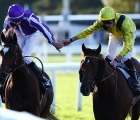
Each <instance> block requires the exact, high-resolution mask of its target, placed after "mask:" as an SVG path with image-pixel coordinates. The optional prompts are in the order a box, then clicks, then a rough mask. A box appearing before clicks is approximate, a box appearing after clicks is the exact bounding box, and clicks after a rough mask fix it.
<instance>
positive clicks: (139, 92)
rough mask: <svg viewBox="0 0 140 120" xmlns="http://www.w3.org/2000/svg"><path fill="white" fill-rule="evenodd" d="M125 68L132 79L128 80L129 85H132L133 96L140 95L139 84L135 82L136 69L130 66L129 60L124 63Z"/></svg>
mask: <svg viewBox="0 0 140 120" xmlns="http://www.w3.org/2000/svg"><path fill="white" fill-rule="evenodd" d="M124 63H125V65H126V67H127V68H128V73H129V74H130V76H131V77H132V78H133V79H131V80H130V82H131V85H132V90H133V93H134V94H137V95H140V84H139V82H138V80H137V74H136V69H135V67H134V66H133V65H132V63H131V60H130V59H128V60H127V61H125V62H124Z"/></svg>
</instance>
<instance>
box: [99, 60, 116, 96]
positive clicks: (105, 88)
mask: <svg viewBox="0 0 140 120" xmlns="http://www.w3.org/2000/svg"><path fill="white" fill-rule="evenodd" d="M113 72H114V71H113V69H112V68H111V67H110V66H109V64H108V63H107V62H106V61H105V68H104V74H103V79H104V78H107V77H108V76H110V75H112V73H113ZM115 81H116V74H115V73H114V74H113V75H112V76H110V77H109V78H107V79H106V80H105V81H103V82H101V84H99V86H98V87H99V91H100V92H101V93H103V94H104V95H109V94H110V95H113V94H114V87H115V84H116V82H115Z"/></svg>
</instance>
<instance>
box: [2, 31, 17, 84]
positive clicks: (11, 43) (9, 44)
mask: <svg viewBox="0 0 140 120" xmlns="http://www.w3.org/2000/svg"><path fill="white" fill-rule="evenodd" d="M1 42H2V46H3V47H2V49H1V50H0V56H1V66H0V83H3V82H4V81H5V79H6V77H7V75H8V74H9V73H10V72H11V71H12V70H14V69H15V67H16V65H17V63H18V62H19V58H18V54H17V53H18V44H17V37H16V34H15V33H12V34H11V32H9V31H8V33H6V34H5V35H4V34H3V33H1Z"/></svg>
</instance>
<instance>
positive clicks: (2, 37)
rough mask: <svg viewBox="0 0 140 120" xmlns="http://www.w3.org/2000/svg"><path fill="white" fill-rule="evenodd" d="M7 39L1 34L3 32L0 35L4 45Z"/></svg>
mask: <svg viewBox="0 0 140 120" xmlns="http://www.w3.org/2000/svg"><path fill="white" fill-rule="evenodd" d="M6 41H7V39H6V37H5V35H4V34H3V32H2V33H1V42H4V43H6Z"/></svg>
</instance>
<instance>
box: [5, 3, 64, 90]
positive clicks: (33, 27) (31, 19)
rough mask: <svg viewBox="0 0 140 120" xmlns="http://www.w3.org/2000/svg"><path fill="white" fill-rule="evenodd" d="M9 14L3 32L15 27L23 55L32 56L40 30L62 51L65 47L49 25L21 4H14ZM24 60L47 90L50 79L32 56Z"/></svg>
mask: <svg viewBox="0 0 140 120" xmlns="http://www.w3.org/2000/svg"><path fill="white" fill-rule="evenodd" d="M7 14H8V15H7V16H6V18H5V21H4V29H3V33H5V32H6V31H7V30H8V29H9V28H13V29H14V31H15V33H16V35H17V40H18V44H19V46H20V48H21V50H22V55H23V56H31V54H32V51H33V48H34V46H35V43H36V40H37V38H38V36H39V35H40V32H41V33H42V34H43V35H44V37H45V38H46V39H47V40H48V42H49V43H50V44H52V45H53V46H54V47H55V48H56V49H57V50H58V51H59V52H60V50H59V49H60V48H62V47H63V44H62V43H58V42H55V39H54V36H53V34H52V33H51V31H50V30H49V27H48V26H47V25H45V24H43V23H41V21H40V19H39V18H38V17H37V16H36V15H35V14H34V13H33V12H32V11H31V10H24V9H23V7H22V6H21V5H18V4H13V5H11V6H10V7H9V9H8V13H7ZM24 61H25V63H26V64H27V65H28V66H29V67H30V68H31V70H33V71H34V72H35V73H36V74H37V76H38V78H39V81H40V83H41V89H43V91H44V92H45V91H46V90H47V88H49V87H50V82H49V80H47V78H45V77H44V76H43V75H42V72H41V70H40V68H38V67H37V65H36V64H35V63H34V62H33V61H32V59H31V58H30V57H25V58H24Z"/></svg>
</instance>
